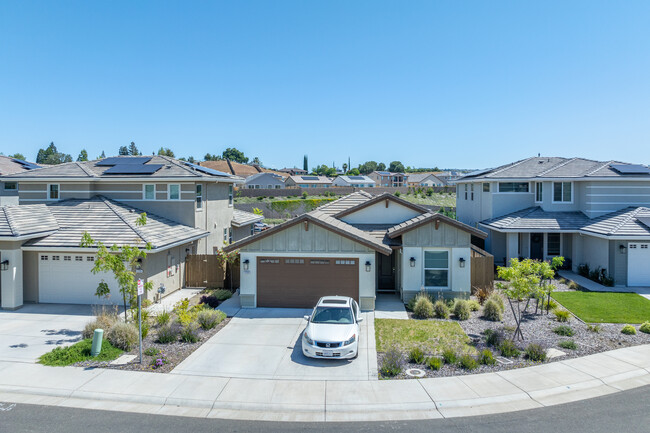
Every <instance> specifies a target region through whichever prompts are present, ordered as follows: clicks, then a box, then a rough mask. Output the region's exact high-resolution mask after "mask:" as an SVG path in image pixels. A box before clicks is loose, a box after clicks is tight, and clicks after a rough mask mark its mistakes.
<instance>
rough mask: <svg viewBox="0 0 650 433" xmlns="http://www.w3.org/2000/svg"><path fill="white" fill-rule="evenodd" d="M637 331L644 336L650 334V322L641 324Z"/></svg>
mask: <svg viewBox="0 0 650 433" xmlns="http://www.w3.org/2000/svg"><path fill="white" fill-rule="evenodd" d="M639 331H641V332H643V333H644V334H650V322H643V324H642V325H641V326H640V327H639Z"/></svg>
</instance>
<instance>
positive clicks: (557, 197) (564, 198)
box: [553, 182, 573, 203]
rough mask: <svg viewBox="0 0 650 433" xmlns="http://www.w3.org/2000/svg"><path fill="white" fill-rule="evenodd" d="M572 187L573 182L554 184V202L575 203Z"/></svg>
mask: <svg viewBox="0 0 650 433" xmlns="http://www.w3.org/2000/svg"><path fill="white" fill-rule="evenodd" d="M572 186H573V185H572V184H571V182H553V201H554V202H558V203H571V202H572V201H573V194H572V193H573V188H572Z"/></svg>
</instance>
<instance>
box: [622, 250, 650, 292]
mask: <svg viewBox="0 0 650 433" xmlns="http://www.w3.org/2000/svg"><path fill="white" fill-rule="evenodd" d="M627 251H628V254H627V285H628V286H631V287H648V286H650V266H648V263H650V243H643V242H634V243H629V244H628V246H627Z"/></svg>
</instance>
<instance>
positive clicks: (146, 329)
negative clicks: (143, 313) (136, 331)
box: [136, 317, 149, 340]
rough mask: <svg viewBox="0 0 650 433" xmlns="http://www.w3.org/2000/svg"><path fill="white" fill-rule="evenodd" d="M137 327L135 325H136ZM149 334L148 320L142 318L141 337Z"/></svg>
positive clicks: (143, 337)
mask: <svg viewBox="0 0 650 433" xmlns="http://www.w3.org/2000/svg"><path fill="white" fill-rule="evenodd" d="M136 327H137V325H136ZM147 335H149V321H148V320H145V319H144V317H143V318H142V339H143V340H144V339H145V338H147Z"/></svg>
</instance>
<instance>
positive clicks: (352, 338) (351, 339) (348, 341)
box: [343, 334, 357, 346]
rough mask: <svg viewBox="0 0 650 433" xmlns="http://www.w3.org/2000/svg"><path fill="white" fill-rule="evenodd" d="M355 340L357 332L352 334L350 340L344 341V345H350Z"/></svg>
mask: <svg viewBox="0 0 650 433" xmlns="http://www.w3.org/2000/svg"><path fill="white" fill-rule="evenodd" d="M355 341H357V336H356V335H355V334H352V337H350V339H349V340H346V341H345V342H344V343H343V345H344V346H348V345H350V344H352V343H354V342H355Z"/></svg>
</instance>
